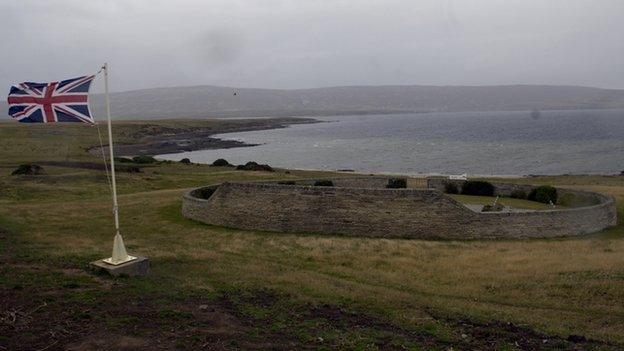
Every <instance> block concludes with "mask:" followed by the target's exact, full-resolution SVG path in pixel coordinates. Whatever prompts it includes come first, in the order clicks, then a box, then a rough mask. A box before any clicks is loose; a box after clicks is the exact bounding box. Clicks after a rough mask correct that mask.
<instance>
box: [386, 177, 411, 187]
mask: <svg viewBox="0 0 624 351" xmlns="http://www.w3.org/2000/svg"><path fill="white" fill-rule="evenodd" d="M386 188H391V189H403V188H407V179H405V178H390V179H388V185H386Z"/></svg>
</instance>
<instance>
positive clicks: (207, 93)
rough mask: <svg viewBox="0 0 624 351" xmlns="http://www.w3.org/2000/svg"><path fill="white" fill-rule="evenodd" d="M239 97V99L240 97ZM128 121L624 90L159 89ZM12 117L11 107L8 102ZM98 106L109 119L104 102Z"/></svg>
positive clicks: (115, 99)
mask: <svg viewBox="0 0 624 351" xmlns="http://www.w3.org/2000/svg"><path fill="white" fill-rule="evenodd" d="M234 93H236V95H234ZM111 102H112V113H113V115H114V116H115V117H116V118H123V119H158V118H177V117H187V118H205V117H251V116H320V115H335V114H369V113H403V112H431V111H448V112H457V111H514V110H533V109H538V110H552V109H556V110H569V109H611V108H624V90H614V89H598V88H587V87H575V86H542V85H508V86H345V87H331V88H317V89H293V90H281V89H239V88H228V87H217V86H196V87H179V88H155V89H144V90H133V91H127V92H120V93H113V94H111ZM2 104H3V105H1V107H2V109H3V110H4V111H6V102H4V101H3V102H2ZM92 108H93V110H94V112H95V113H96V116H103V112H104V99H103V96H102V95H94V96H93V98H92Z"/></svg>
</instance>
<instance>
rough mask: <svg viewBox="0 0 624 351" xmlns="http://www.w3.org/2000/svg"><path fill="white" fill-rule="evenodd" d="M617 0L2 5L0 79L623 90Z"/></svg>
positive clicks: (28, 0)
mask: <svg viewBox="0 0 624 351" xmlns="http://www.w3.org/2000/svg"><path fill="white" fill-rule="evenodd" d="M623 13H624V1H620V0H601V1H593V0H549V1H543V0H506V1H499V0H461V1H460V0H419V1H413V0H385V1H384V0H334V1H297V0H281V1H279V0H263V1H258V0H228V1H226V0H212V1H200V0H179V1H165V0H125V1H122V0H114V1H104V0H90V1H82V0H49V1H37V0H25V1H20V2H8V1H7V2H2V3H0V30H1V31H2V32H3V33H5V36H4V42H3V47H4V50H2V51H0V60H1V62H2V63H3V65H2V68H1V69H0V84H3V85H4V86H6V87H8V85H9V84H10V83H13V82H17V81H21V80H39V81H46V80H54V79H60V78H65V77H70V76H74V75H79V74H84V73H88V72H91V71H93V70H95V69H97V67H99V65H100V64H101V63H102V62H104V61H109V62H110V64H111V69H112V70H111V72H112V78H113V80H112V82H111V84H112V88H113V89H114V90H117V91H119V90H129V89H137V88H149V87H157V86H181V85H199V84H213V85H227V86H242V87H266V88H302V87H319V86H333V85H381V84H428V85H494V84H517V83H521V84H555V85H586V86H598V87H607V88H624V65H622V64H621V57H622V56H624V41H622V40H621V33H623V32H624V21H622V14H623Z"/></svg>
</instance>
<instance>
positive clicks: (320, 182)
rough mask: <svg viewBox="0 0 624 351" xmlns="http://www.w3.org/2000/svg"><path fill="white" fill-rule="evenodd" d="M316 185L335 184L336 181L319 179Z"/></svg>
mask: <svg viewBox="0 0 624 351" xmlns="http://www.w3.org/2000/svg"><path fill="white" fill-rule="evenodd" d="M314 186H334V182H332V181H331V180H317V181H316V182H314Z"/></svg>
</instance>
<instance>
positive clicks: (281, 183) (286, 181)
mask: <svg viewBox="0 0 624 351" xmlns="http://www.w3.org/2000/svg"><path fill="white" fill-rule="evenodd" d="M277 184H280V185H295V184H296V183H295V181H294V180H282V181H281V182H277Z"/></svg>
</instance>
